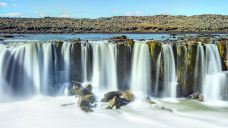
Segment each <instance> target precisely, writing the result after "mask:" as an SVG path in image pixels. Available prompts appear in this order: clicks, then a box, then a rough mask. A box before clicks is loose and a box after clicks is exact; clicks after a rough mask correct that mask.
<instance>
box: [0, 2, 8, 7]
mask: <svg viewBox="0 0 228 128" xmlns="http://www.w3.org/2000/svg"><path fill="white" fill-rule="evenodd" d="M7 6H8V4H7V3H5V2H0V7H7Z"/></svg>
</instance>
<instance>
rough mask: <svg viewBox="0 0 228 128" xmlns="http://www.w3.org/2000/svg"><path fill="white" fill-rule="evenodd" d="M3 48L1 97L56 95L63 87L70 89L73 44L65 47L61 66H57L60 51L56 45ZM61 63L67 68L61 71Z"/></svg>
mask: <svg viewBox="0 0 228 128" xmlns="http://www.w3.org/2000/svg"><path fill="white" fill-rule="evenodd" d="M0 47H1V48H0V49H2V51H1V52H0V61H1V62H2V63H1V67H0V68H1V70H0V80H1V81H0V82H1V83H0V84H1V90H2V91H1V94H3V93H4V95H7V94H8V95H17V94H18V95H33V94H45V95H54V94H56V93H57V92H59V91H60V90H64V89H62V88H63V87H62V86H63V85H64V86H65V87H68V86H69V83H70V75H69V73H70V69H69V67H70V66H69V64H70V61H69V60H70V45H69V44H67V43H63V45H62V47H61V48H62V52H61V56H62V57H60V62H57V53H58V52H59V51H56V50H57V49H56V46H54V44H53V43H36V42H32V43H12V44H7V45H4V44H1V46H0ZM57 63H63V66H60V68H59V69H57V67H56V65H61V64H57ZM59 83H62V84H60V85H59ZM64 83H67V85H65V84H64ZM65 87H64V88H65ZM58 90H59V91H58ZM61 93H63V92H61Z"/></svg>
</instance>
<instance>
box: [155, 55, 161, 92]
mask: <svg viewBox="0 0 228 128" xmlns="http://www.w3.org/2000/svg"><path fill="white" fill-rule="evenodd" d="M160 68H161V53H159V55H158V58H157V63H156V81H155V82H156V83H155V95H156V96H158V95H159V90H158V89H159V84H158V83H159V75H160Z"/></svg>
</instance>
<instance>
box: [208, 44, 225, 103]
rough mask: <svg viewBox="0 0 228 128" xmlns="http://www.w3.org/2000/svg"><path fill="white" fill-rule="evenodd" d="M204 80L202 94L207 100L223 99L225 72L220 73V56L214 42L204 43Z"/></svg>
mask: <svg viewBox="0 0 228 128" xmlns="http://www.w3.org/2000/svg"><path fill="white" fill-rule="evenodd" d="M205 61H206V65H205V80H204V81H205V82H204V84H203V95H204V96H205V98H206V100H208V101H216V100H223V99H222V96H223V93H222V91H223V89H224V88H225V86H226V82H227V81H226V74H224V73H222V64H221V58H220V55H219V51H218V48H217V46H216V45H215V44H206V58H205Z"/></svg>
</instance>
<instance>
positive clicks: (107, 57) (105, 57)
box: [91, 41, 118, 90]
mask: <svg viewBox="0 0 228 128" xmlns="http://www.w3.org/2000/svg"><path fill="white" fill-rule="evenodd" d="M91 45H92V50H93V75H92V84H93V85H94V87H95V88H96V89H101V90H118V86H117V70H116V68H117V65H116V64H117V62H116V56H117V49H116V44H113V43H108V42H107V41H95V42H91Z"/></svg>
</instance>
